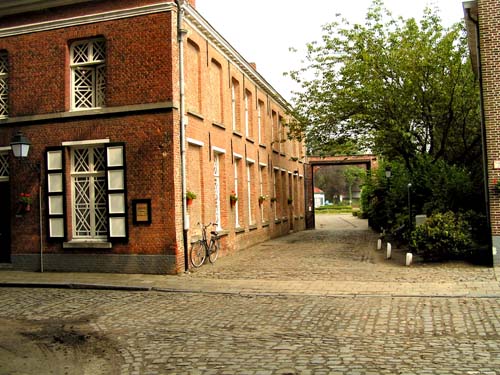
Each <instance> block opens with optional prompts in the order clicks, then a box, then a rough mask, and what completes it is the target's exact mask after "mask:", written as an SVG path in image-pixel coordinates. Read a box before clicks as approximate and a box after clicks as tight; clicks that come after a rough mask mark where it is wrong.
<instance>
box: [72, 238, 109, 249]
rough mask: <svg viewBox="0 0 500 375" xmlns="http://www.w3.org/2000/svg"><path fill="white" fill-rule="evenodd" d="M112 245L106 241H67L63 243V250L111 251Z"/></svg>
mask: <svg viewBox="0 0 500 375" xmlns="http://www.w3.org/2000/svg"><path fill="white" fill-rule="evenodd" d="M112 247H113V244H112V243H111V242H107V241H77V240H73V241H69V242H63V249H111V248H112Z"/></svg>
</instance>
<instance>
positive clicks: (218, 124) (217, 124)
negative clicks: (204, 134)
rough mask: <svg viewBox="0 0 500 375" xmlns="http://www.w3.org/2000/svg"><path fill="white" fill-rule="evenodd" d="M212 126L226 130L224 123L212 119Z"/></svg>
mask: <svg viewBox="0 0 500 375" xmlns="http://www.w3.org/2000/svg"><path fill="white" fill-rule="evenodd" d="M212 126H215V127H216V128H219V129H224V130H226V127H225V126H224V124H221V123H220V122H216V121H213V122H212Z"/></svg>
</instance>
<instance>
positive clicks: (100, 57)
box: [92, 40, 106, 62]
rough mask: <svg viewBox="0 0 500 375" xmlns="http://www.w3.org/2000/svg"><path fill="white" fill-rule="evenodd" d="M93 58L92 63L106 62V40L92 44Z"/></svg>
mask: <svg viewBox="0 0 500 375" xmlns="http://www.w3.org/2000/svg"><path fill="white" fill-rule="evenodd" d="M92 47H93V51H92V52H93V56H92V61H96V62H97V61H104V60H105V59H106V44H105V43H104V40H96V41H94V43H93V44H92Z"/></svg>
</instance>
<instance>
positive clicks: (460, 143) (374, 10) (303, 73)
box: [288, 0, 481, 170]
mask: <svg viewBox="0 0 500 375" xmlns="http://www.w3.org/2000/svg"><path fill="white" fill-rule="evenodd" d="M323 31H324V35H323V38H322V41H321V42H312V43H310V44H308V45H307V54H306V57H305V61H304V67H303V68H302V69H300V70H297V71H292V72H289V73H288V74H289V75H290V76H291V78H292V79H294V80H295V81H297V82H298V83H299V85H300V86H301V87H302V90H301V91H300V92H296V93H294V98H293V101H294V111H295V112H294V116H295V118H296V119H297V121H296V122H294V123H292V124H290V126H291V131H292V134H293V133H297V134H298V133H299V132H303V133H304V134H305V137H306V142H307V145H308V148H309V152H310V153H319V154H321V153H322V152H325V149H326V152H328V150H331V149H332V147H331V145H332V144H333V145H334V146H335V147H333V149H334V150H335V149H341V147H340V144H345V145H346V147H347V149H349V150H350V151H352V150H353V149H357V150H363V149H370V150H372V151H373V152H375V153H377V154H381V155H384V156H386V157H387V158H388V159H389V160H391V159H395V158H402V159H403V160H404V162H405V164H406V167H407V168H408V169H409V170H411V169H412V168H413V161H414V160H415V157H417V156H419V155H425V156H426V157H428V156H429V157H430V158H431V160H434V161H436V160H439V159H442V160H445V161H447V162H449V163H451V164H458V165H469V166H470V165H474V167H475V168H477V166H478V163H477V161H478V160H480V153H481V137H480V117H479V95H478V84H477V80H476V79H475V77H474V75H473V73H472V69H471V67H470V58H469V56H468V48H467V40H466V35H465V32H464V28H463V25H462V24H455V25H453V26H451V27H449V28H444V27H443V26H442V25H441V19H440V17H439V16H438V14H437V12H436V10H432V9H430V8H427V9H426V10H425V12H424V14H423V17H422V18H421V20H420V21H419V22H417V21H416V20H415V19H413V18H410V19H402V18H397V19H395V18H393V17H392V16H391V14H390V13H389V12H388V11H387V10H386V9H385V7H384V4H383V1H382V0H375V1H374V2H373V3H372V6H371V7H370V9H369V11H368V14H367V16H366V22H365V24H364V25H360V24H355V25H350V24H349V23H348V22H347V21H346V20H342V19H341V20H339V21H336V22H333V23H331V24H328V25H326V26H324V27H323ZM311 124H312V125H311Z"/></svg>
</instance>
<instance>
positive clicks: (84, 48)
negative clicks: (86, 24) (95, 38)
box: [72, 42, 90, 64]
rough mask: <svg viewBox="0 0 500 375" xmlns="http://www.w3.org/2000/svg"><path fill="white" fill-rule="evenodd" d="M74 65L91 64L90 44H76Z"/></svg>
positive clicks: (73, 50) (73, 48)
mask: <svg viewBox="0 0 500 375" xmlns="http://www.w3.org/2000/svg"><path fill="white" fill-rule="evenodd" d="M72 52H73V54H72V56H73V61H72V63H73V64H83V63H87V62H90V43H89V42H82V43H75V44H73V47H72Z"/></svg>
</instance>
